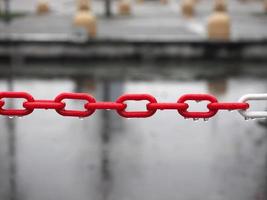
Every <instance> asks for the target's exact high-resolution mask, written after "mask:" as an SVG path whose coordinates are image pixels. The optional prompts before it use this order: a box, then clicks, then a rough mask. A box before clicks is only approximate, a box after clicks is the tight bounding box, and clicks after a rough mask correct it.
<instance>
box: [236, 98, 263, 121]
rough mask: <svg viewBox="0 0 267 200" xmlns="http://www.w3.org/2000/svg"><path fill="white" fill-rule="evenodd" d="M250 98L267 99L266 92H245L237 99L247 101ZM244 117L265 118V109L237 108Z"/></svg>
mask: <svg viewBox="0 0 267 200" xmlns="http://www.w3.org/2000/svg"><path fill="white" fill-rule="evenodd" d="M250 100H267V94H266V93H265V94H264V93H263V94H247V95H244V96H242V97H241V98H240V99H239V102H242V103H247V101H250ZM238 111H239V113H240V114H241V115H242V116H244V117H245V119H255V118H267V111H248V110H238Z"/></svg>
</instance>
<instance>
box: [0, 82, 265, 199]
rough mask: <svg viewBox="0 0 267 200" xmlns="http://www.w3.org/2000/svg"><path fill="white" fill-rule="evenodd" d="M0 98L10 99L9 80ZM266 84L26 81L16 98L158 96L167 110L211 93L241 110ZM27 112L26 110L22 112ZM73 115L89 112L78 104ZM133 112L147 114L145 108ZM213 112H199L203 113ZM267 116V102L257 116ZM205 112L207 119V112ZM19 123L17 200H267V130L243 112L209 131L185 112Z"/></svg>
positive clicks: (3, 166) (222, 117) (1, 163)
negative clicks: (242, 100)
mask: <svg viewBox="0 0 267 200" xmlns="http://www.w3.org/2000/svg"><path fill="white" fill-rule="evenodd" d="M0 89H1V90H7V83H6V81H5V80H2V81H1V82H0ZM266 89H267V82H266V81H265V80H264V79H262V80H259V79H248V78H242V77H237V78H234V79H227V80H224V79H222V80H219V81H218V80H217V81H206V80H201V81H194V80H191V81H125V82H122V81H94V80H86V79H84V80H71V79H61V80H58V79H57V80H56V79H55V80H53V79H52V80H47V79H46V80H42V79H30V80H22V79H18V80H16V81H14V90H16V91H27V92H29V93H31V94H32V95H33V96H34V97H35V98H37V99H53V98H54V97H55V96H56V95H58V93H61V92H63V91H68V92H70V91H74V92H87V93H91V94H92V95H93V96H95V97H96V98H97V99H98V100H99V101H103V100H105V101H114V100H116V98H117V97H118V96H119V95H121V94H122V93H149V94H152V95H154V96H155V97H156V98H157V100H158V101H159V102H176V101H177V99H178V98H179V97H180V96H181V95H182V94H185V93H212V94H214V95H216V96H217V97H218V99H219V100H220V101H236V100H238V99H239V97H240V96H242V95H243V94H247V93H257V92H266ZM15 103H18V102H15ZM68 103H69V105H68V106H69V108H82V106H83V102H81V101H70V102H68ZM130 104H131V106H130V107H131V109H136V108H137V107H138V109H140V108H141V109H142V108H143V106H140V104H138V105H137V104H136V105H135V104H134V103H130ZM200 107H203V108H202V110H203V109H204V107H205V103H198V104H197V103H192V105H191V107H190V109H191V108H192V110H199V109H200ZM264 108H266V102H262V104H253V109H256V110H257V109H264ZM200 110H201V109H200ZM6 120H7V119H6V118H5V117H1V118H0V127H1V130H2V131H1V133H0V177H1V178H0V199H8V196H9V193H10V189H9V187H10V186H9V179H10V177H9V174H10V173H9V171H8V166H9V164H8V160H9V155H8V151H7V149H8V142H7V136H8V134H9V131H8V127H7V124H6ZM8 120H14V122H15V135H16V160H15V162H16V172H17V173H16V177H15V180H16V185H17V187H16V191H12V192H15V193H16V197H17V199H18V200H21V199H23V200H24V199H27V200H34V199H38V200H42V199H44V200H47V199H49V200H53V199H55V200H56V199H65V200H68V199H69V200H72V199H78V200H83V199H110V200H118V199H123V200H127V199H131V200H140V199H147V200H162V199H166V200H173V199H181V200H186V199H190V200H191V199H192V200H199V199H210V200H217V199H218V200H229V199H234V200H239V199H240V200H246V199H247V200H251V199H266V198H267V196H266V166H267V163H266V153H267V151H266V149H267V143H266V126H264V124H265V123H261V124H263V125H261V124H260V123H258V122H257V121H252V120H251V121H245V120H244V119H243V118H242V117H241V116H240V115H239V114H238V113H237V112H227V111H222V112H219V113H218V114H217V115H216V117H214V118H212V119H210V120H209V121H208V122H206V123H204V122H203V121H198V122H193V121H192V120H184V119H183V118H182V117H181V116H179V115H178V113H177V111H158V112H157V113H156V114H155V115H154V116H153V117H151V118H148V119H131V120H126V119H124V118H121V117H119V116H118V115H117V113H116V112H114V111H102V112H100V111H97V112H96V113H95V114H94V115H93V116H91V117H89V118H86V119H84V120H79V119H76V118H64V117H62V116H59V115H58V114H57V113H56V112H55V111H43V110H36V111H34V113H32V114H31V115H29V116H27V117H23V118H22V119H8Z"/></svg>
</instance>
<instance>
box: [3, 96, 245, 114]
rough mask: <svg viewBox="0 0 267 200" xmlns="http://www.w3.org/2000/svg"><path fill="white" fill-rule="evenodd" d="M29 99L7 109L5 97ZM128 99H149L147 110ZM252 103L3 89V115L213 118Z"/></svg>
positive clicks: (190, 97)
mask: <svg viewBox="0 0 267 200" xmlns="http://www.w3.org/2000/svg"><path fill="white" fill-rule="evenodd" d="M6 98H8V99H21V98H22V99H25V100H26V101H25V102H23V104H22V107H23V108H22V109H14V108H9V109H7V108H3V107H4V106H5V104H6V101H5V99H6ZM66 99H69V100H82V101H86V102H85V103H84V110H70V109H66V107H67V104H66V103H65V102H64V100H66ZM189 100H191V101H209V102H210V103H208V104H207V109H208V111H206V112H199V111H193V112H192V111H188V109H189V107H190V106H189V104H188V103H186V102H187V101H189ZM126 101H148V103H147V104H146V110H145V111H127V110H126V109H127V104H126ZM248 108H249V104H248V103H242V102H226V103H225V102H218V101H217V99H216V97H214V96H212V95H209V94H186V95H183V96H181V97H180V98H179V99H178V101H177V102H176V103H172V102H160V103H158V102H157V100H156V98H155V97H153V96H151V95H149V94H125V95H122V96H121V97H119V98H118V99H117V100H116V102H96V100H95V98H94V97H93V96H91V95H89V94H86V93H61V94H59V95H58V96H57V97H56V98H55V99H54V100H35V99H34V98H33V97H32V96H31V95H30V94H28V93H26V92H0V115H7V116H24V115H28V114H30V113H32V112H33V111H34V110H35V109H54V110H56V112H58V113H59V114H60V115H63V116H72V117H88V116H90V115H92V114H93V113H94V112H95V110H106V109H110V110H116V111H117V112H118V114H119V115H120V116H122V117H126V118H146V117H150V116H152V115H154V114H155V113H156V111H157V110H177V111H178V112H179V113H180V114H181V115H182V116H183V117H185V118H211V117H213V116H214V115H215V114H216V113H217V112H218V111H219V110H246V109H248Z"/></svg>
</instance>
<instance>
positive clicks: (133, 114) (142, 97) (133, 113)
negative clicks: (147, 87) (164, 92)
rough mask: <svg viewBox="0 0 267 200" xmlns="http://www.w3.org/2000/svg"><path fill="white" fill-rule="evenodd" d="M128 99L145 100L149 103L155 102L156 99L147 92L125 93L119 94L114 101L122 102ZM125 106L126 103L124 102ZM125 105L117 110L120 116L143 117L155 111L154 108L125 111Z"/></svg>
mask: <svg viewBox="0 0 267 200" xmlns="http://www.w3.org/2000/svg"><path fill="white" fill-rule="evenodd" d="M129 100H135V101H144V100H147V101H149V103H157V100H156V99H155V98H154V97H153V96H151V95H149V94H125V95H122V96H120V97H119V98H118V99H117V101H116V103H120V104H124V102H125V101H129ZM124 105H125V106H126V107H127V104H124ZM126 107H125V108H124V109H122V110H117V112H118V113H119V115H120V116H122V117H126V118H144V117H150V116H152V115H154V113H155V112H156V111H157V110H156V109H153V110H148V109H147V111H131V112H128V111H126V110H125V109H126Z"/></svg>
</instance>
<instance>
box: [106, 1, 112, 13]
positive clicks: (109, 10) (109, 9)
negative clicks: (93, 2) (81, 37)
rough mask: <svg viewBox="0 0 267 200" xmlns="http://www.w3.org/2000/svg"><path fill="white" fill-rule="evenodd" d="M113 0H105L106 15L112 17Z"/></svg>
mask: <svg viewBox="0 0 267 200" xmlns="http://www.w3.org/2000/svg"><path fill="white" fill-rule="evenodd" d="M111 14H112V13H111V0H105V15H106V17H111Z"/></svg>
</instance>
